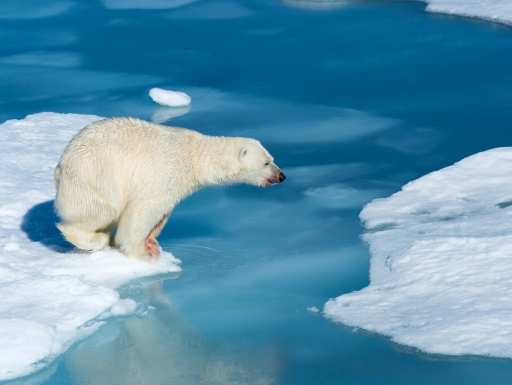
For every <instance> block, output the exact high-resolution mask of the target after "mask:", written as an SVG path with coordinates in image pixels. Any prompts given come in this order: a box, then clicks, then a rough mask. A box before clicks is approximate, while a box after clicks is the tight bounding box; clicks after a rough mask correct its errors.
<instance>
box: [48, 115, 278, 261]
mask: <svg viewBox="0 0 512 385" xmlns="http://www.w3.org/2000/svg"><path fill="white" fill-rule="evenodd" d="M285 178H286V177H285V175H284V174H283V172H282V171H281V170H280V169H279V167H277V166H276V165H275V163H274V158H273V157H272V156H271V155H270V154H269V153H268V151H267V150H265V148H263V146H262V145H261V144H260V142H258V141H257V140H254V139H248V138H232V137H216V136H207V135H203V134H200V133H199V132H196V131H193V130H188V129H184V128H176V127H168V126H162V125H158V124H154V123H150V122H146V121H143V120H140V119H134V118H112V119H104V120H100V121H97V122H95V123H92V124H91V125H89V126H87V127H85V128H84V129H82V130H81V131H80V132H79V133H78V134H76V135H75V136H74V137H73V139H72V140H71V142H70V143H69V144H68V145H67V147H66V149H65V150H64V153H63V154H62V157H61V159H60V161H59V163H58V165H57V167H56V169H55V187H56V190H57V194H56V197H55V208H56V211H57V214H58V215H59V217H60V218H61V220H62V222H61V223H59V224H57V227H58V228H59V230H60V231H61V232H62V233H63V234H64V236H65V237H66V239H67V240H68V241H69V242H71V243H72V244H74V245H75V246H76V247H78V248H80V249H83V250H88V251H97V250H101V249H102V248H104V247H106V246H109V245H110V246H114V245H115V246H117V247H119V249H120V250H121V252H123V253H124V254H126V255H128V256H134V257H140V258H151V259H156V258H157V257H158V255H159V253H160V247H159V245H158V242H157V241H156V238H157V237H158V235H159V234H160V232H161V231H162V228H163V227H164V226H165V223H166V222H167V219H168V218H169V215H170V213H171V212H172V210H173V208H174V207H175V206H176V205H177V204H178V203H179V202H180V201H181V200H182V199H184V198H185V197H187V196H188V195H190V194H192V193H193V192H195V191H197V190H199V189H201V188H203V187H207V186H216V185H225V184H234V183H248V184H252V185H256V186H263V187H265V186H270V185H273V184H276V183H281V182H283V181H284V180H285ZM114 229H115V230H116V231H115V238H114V237H113V235H112V234H113V231H114Z"/></svg>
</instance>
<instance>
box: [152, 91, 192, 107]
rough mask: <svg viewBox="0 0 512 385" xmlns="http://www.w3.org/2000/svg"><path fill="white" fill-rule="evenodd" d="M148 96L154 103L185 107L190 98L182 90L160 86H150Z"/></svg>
mask: <svg viewBox="0 0 512 385" xmlns="http://www.w3.org/2000/svg"><path fill="white" fill-rule="evenodd" d="M149 96H151V99H153V101H154V102H155V103H158V104H160V105H162V106H167V107H186V106H188V105H189V104H190V102H191V101H192V99H190V96H188V95H187V94H186V93H184V92H179V91H169V90H163V89H161V88H152V89H150V90H149Z"/></svg>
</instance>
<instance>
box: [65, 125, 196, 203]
mask: <svg viewBox="0 0 512 385" xmlns="http://www.w3.org/2000/svg"><path fill="white" fill-rule="evenodd" d="M202 136H203V135H201V134H199V133H198V132H196V131H192V130H187V129H183V128H175V127H166V126H161V125H157V124H153V123H149V122H145V121H143V120H139V119H133V118H114V119H104V120H101V121H98V122H95V123H93V124H91V125H89V126H87V127H85V128H84V129H82V130H81V131H80V132H79V133H78V134H77V135H76V136H75V137H74V138H73V139H72V140H71V142H70V143H69V144H68V146H67V147H66V149H65V151H64V153H63V155H62V158H61V160H60V162H59V167H58V168H60V172H61V173H62V174H63V175H61V176H60V179H65V180H67V181H68V183H69V182H70V181H72V180H76V181H77V183H80V185H81V186H87V188H90V189H94V190H96V191H97V192H101V194H102V195H104V196H105V197H106V199H107V200H109V201H112V200H114V201H122V202H127V201H130V200H131V199H135V198H137V199H144V198H145V195H148V197H149V196H151V197H154V196H162V197H164V196H167V197H168V196H173V197H180V196H181V195H183V194H185V195H188V193H190V192H191V191H188V190H190V189H191V188H193V187H194V183H193V182H191V181H190V178H191V177H192V176H193V162H192V160H193V158H194V157H193V156H192V154H191V152H193V151H194V150H195V149H197V147H198V146H197V144H196V142H197V141H198V140H200V137H202ZM66 173H67V174H68V175H65V174H66ZM64 175H65V177H66V178H63V176H64ZM169 190H187V191H179V192H178V191H175V192H174V193H172V194H169V193H165V192H166V191H167V192H169Z"/></svg>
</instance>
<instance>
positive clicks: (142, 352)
mask: <svg viewBox="0 0 512 385" xmlns="http://www.w3.org/2000/svg"><path fill="white" fill-rule="evenodd" d="M22 3H23V4H25V3H26V4H25V6H23V7H22V6H21V5H23V4H22ZM36 3H37V2H36ZM5 4H7V5H2V6H1V7H6V10H4V11H2V12H1V14H2V15H3V16H1V17H0V42H1V43H0V76H1V78H2V87H1V88H0V100H1V104H0V118H2V120H5V119H11V118H23V117H24V116H26V115H27V114H31V113H36V112H41V111H54V112H73V113H85V114H95V115H100V116H136V117H140V118H143V119H147V120H151V119H153V120H154V121H157V122H163V123H164V124H168V125H176V126H183V127H187V128H192V129H195V130H198V131H200V132H203V133H206V134H212V135H244V136H251V137H255V138H257V139H259V140H261V142H262V143H263V144H264V146H265V147H266V148H267V149H268V150H269V151H270V152H271V153H272V154H273V156H274V157H275V159H276V163H277V164H278V165H279V166H281V167H282V168H283V169H284V171H285V173H286V174H287V176H288V179H287V180H286V181H285V183H283V184H282V185H280V186H274V187H271V188H267V189H258V188H255V187H250V186H230V187H222V188H220V187H219V188H212V189H209V190H204V191H201V192H199V193H197V194H195V195H193V196H191V197H190V198H188V199H187V200H185V201H184V202H183V203H182V204H181V205H180V206H178V208H177V209H176V210H175V212H174V213H173V215H172V217H171V219H170V220H169V223H168V225H167V227H166V228H165V230H164V232H163V233H162V235H161V237H160V241H161V244H162V246H163V247H164V249H165V250H168V251H171V252H172V253H173V254H174V255H175V256H176V257H178V258H180V259H181V260H182V261H183V264H182V267H183V272H182V274H181V275H180V276H179V277H173V279H162V277H160V278H159V279H157V280H154V281H152V282H142V283H135V284H133V285H130V286H129V287H127V288H124V289H123V291H122V294H123V295H124V296H128V297H132V298H134V297H135V298H137V299H138V300H139V301H141V302H143V303H146V304H148V305H150V306H151V308H150V311H149V312H148V314H146V315H139V316H134V317H129V318H126V319H117V320H109V321H108V322H107V323H106V325H105V326H104V327H103V328H102V329H100V331H98V332H97V333H96V334H95V335H93V336H92V337H91V338H89V339H87V340H85V341H83V342H82V343H79V344H77V345H76V346H73V347H72V348H71V349H70V351H69V352H68V353H66V354H65V355H63V356H62V357H60V358H59V359H58V360H57V361H56V362H55V363H54V364H53V365H51V366H50V367H49V368H48V369H46V370H44V371H42V372H40V373H36V374H34V375H33V376H30V377H29V378H27V379H22V380H18V382H19V383H24V384H29V383H31V384H32V383H42V384H45V385H54V384H116V383H119V384H170V383H175V384H189V383H190V384H199V383H215V384H270V383H277V384H340V383H347V384H377V383H378V384H410V383H413V382H414V383H417V384H433V383H436V384H454V383H464V384H483V383H486V384H487V383H493V384H502V383H503V384H505V383H509V381H510V380H509V379H510V377H511V375H512V364H511V362H509V361H498V360H493V359H484V358H479V357H464V358H460V357H459V358H453V357H442V356H430V355H424V354H421V353H420V352H417V351H415V350H414V349H409V348H406V347H403V346H399V345H396V344H394V343H393V342H391V341H388V340H386V339H384V338H381V337H378V336H374V335H368V334H365V333H364V332H361V331H357V330H352V329H348V328H344V327H343V326H340V325H335V324H333V323H331V322H329V321H327V320H325V319H324V318H323V317H322V316H321V315H319V314H315V313H311V312H308V311H307V308H308V307H313V306H315V307H317V308H318V309H320V310H321V309H322V306H323V304H324V303H325V302H326V301H327V300H328V299H329V298H331V297H336V296H338V295H341V294H343V293H347V292H351V291H353V290H359V289H361V288H363V287H365V286H367V285H368V267H369V252H368V250H367V248H366V246H365V245H363V244H362V243H361V241H360V239H359V235H360V234H361V233H362V231H363V228H362V227H361V225H360V223H359V218H358V213H359V212H360V210H361V208H362V206H363V205H364V204H365V203H367V202H369V201H371V200H373V199H375V198H378V197H386V196H389V195H390V194H392V193H394V192H396V191H398V190H399V189H400V187H401V186H402V185H403V184H405V183H407V182H409V181H411V180H413V179H415V178H417V177H420V176H421V175H424V174H426V173H428V172H430V171H433V170H437V169H439V168H441V167H445V166H448V165H450V164H452V163H453V162H455V161H457V160H460V159H462V158H464V157H466V156H469V155H471V154H474V153H476V152H479V151H483V150H487V149H489V148H494V147H500V146H509V145H510V144H511V143H512V133H511V131H510V122H511V121H512V119H511V118H512V108H511V107H512V104H511V102H510V101H511V100H512V71H511V70H510V63H511V62H512V31H511V30H510V29H509V28H507V27H503V26H498V25H494V24H490V23H483V22H478V21H472V20H466V19H459V18H453V17H444V16H437V15H429V14H427V13H425V12H423V8H424V4H422V3H414V2H372V1H369V2H349V3H343V4H332V3H329V4H328V5H329V6H320V4H316V6H312V4H313V3H307V2H283V3H281V2H276V1H265V2H252V1H236V2H235V1H196V2H193V1H188V0H182V1H179V0H176V1H175V2H174V3H171V2H164V1H162V0H151V1H149V0H148V1H144V2H143V1H140V2H139V1H136V0H131V1H129V2H125V3H123V2H120V1H118V0H104V1H103V2H101V1H92V0H91V1H87V0H83V1H76V2H73V3H71V2H69V3H68V2H63V1H57V0H54V1H49V2H46V3H45V4H44V5H40V4H39V3H37V4H39V6H37V7H34V6H32V5H33V4H35V3H32V2H29V1H23V2H20V1H19V0H17V1H14V0H8V1H5ZM20 4H21V5H20ZM122 4H124V7H125V8H126V7H128V5H126V4H129V8H128V9H120V7H122V6H123V5H122ZM169 4H171V5H174V6H175V7H170V6H169ZM319 6H320V7H319ZM142 7H145V8H146V9H141V8H142ZM0 11H1V9H0ZM154 86H158V87H161V88H169V89H174V90H179V91H184V92H187V93H188V94H189V95H190V96H191V97H192V107H191V109H190V111H188V110H180V111H177V110H175V109H174V110H173V109H167V108H163V107H155V105H154V103H153V102H152V101H151V99H150V98H149V96H148V91H149V89H150V88H151V87H154ZM180 114H182V115H180ZM176 115H180V116H176Z"/></svg>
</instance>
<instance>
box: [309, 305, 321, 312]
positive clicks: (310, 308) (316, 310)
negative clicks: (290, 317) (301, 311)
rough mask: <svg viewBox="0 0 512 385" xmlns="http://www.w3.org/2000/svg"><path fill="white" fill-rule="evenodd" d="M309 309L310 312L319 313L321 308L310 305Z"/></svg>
mask: <svg viewBox="0 0 512 385" xmlns="http://www.w3.org/2000/svg"><path fill="white" fill-rule="evenodd" d="M308 311H309V312H310V313H318V312H319V311H320V310H318V308H317V307H315V306H313V307H308Z"/></svg>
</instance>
